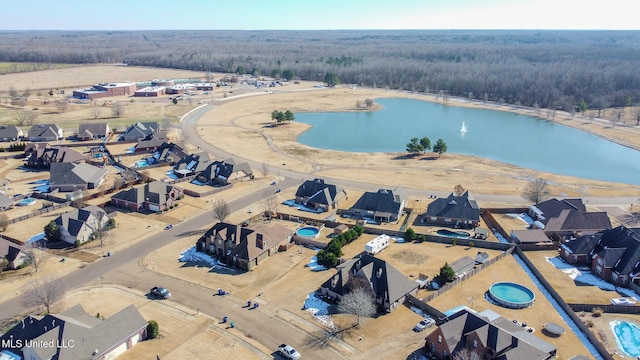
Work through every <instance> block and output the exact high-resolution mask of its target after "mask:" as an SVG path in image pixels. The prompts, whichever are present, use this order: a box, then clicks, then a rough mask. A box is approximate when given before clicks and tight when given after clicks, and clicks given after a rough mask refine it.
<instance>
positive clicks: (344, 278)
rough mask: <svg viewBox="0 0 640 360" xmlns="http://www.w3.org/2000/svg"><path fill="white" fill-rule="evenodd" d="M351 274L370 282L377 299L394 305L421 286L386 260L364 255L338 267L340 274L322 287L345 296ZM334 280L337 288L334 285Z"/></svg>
mask: <svg viewBox="0 0 640 360" xmlns="http://www.w3.org/2000/svg"><path fill="white" fill-rule="evenodd" d="M350 274H354V276H359V277H362V278H364V279H366V280H367V281H369V282H370V283H371V286H372V289H373V291H374V293H375V294H376V297H378V298H382V299H384V300H385V301H388V302H389V303H394V302H395V301H397V300H398V299H400V298H402V297H403V296H405V295H406V294H408V293H410V292H411V291H413V290H415V289H417V288H418V286H419V284H418V283H417V282H415V281H411V280H409V279H408V278H407V277H406V276H405V275H403V274H402V273H401V272H399V271H398V270H397V269H396V268H394V267H393V266H391V265H389V264H388V263H386V262H385V261H384V260H381V259H378V258H376V257H374V256H371V255H369V254H366V253H362V254H360V255H358V256H356V257H355V258H353V259H351V260H348V261H347V262H345V263H343V264H341V265H340V266H338V272H337V273H336V274H335V275H334V276H333V277H332V278H331V279H329V280H327V281H326V282H325V283H324V284H322V287H324V288H328V289H330V290H331V291H333V292H336V293H338V294H341V295H343V294H345V293H346V292H347V291H348V289H347V288H346V287H345V285H346V284H347V282H348V281H349V276H350ZM336 277H337V278H336ZM334 280H335V286H333V285H332V283H334Z"/></svg>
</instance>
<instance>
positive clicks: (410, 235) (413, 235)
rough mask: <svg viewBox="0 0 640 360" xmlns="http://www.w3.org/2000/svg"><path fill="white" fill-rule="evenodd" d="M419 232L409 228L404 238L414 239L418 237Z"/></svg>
mask: <svg viewBox="0 0 640 360" xmlns="http://www.w3.org/2000/svg"><path fill="white" fill-rule="evenodd" d="M417 236H418V235H417V234H416V232H415V231H414V230H413V229H412V228H408V229H407V230H406V231H405V232H404V239H405V240H407V241H413V240H415V239H416V238H417Z"/></svg>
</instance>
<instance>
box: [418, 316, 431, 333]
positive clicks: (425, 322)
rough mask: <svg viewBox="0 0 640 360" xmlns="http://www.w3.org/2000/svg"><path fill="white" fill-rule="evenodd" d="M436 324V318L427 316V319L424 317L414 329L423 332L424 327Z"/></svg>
mask: <svg viewBox="0 0 640 360" xmlns="http://www.w3.org/2000/svg"><path fill="white" fill-rule="evenodd" d="M435 324H436V321H435V320H433V319H431V318H425V319H422V321H420V322H419V323H417V324H416V326H414V327H413V331H415V332H421V331H423V330H424V329H427V328H430V327H432V326H433V325H435Z"/></svg>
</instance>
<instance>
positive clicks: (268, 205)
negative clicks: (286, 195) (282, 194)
mask: <svg viewBox="0 0 640 360" xmlns="http://www.w3.org/2000/svg"><path fill="white" fill-rule="evenodd" d="M261 203H262V209H263V210H264V213H265V214H266V215H267V218H268V219H269V220H271V217H272V216H273V213H274V212H275V211H276V209H277V208H278V201H277V200H276V197H275V196H273V194H271V192H270V191H269V190H265V191H264V192H263V194H262V202H261Z"/></svg>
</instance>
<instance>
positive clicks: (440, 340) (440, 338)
mask: <svg viewBox="0 0 640 360" xmlns="http://www.w3.org/2000/svg"><path fill="white" fill-rule="evenodd" d="M438 344H442V335H438Z"/></svg>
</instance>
